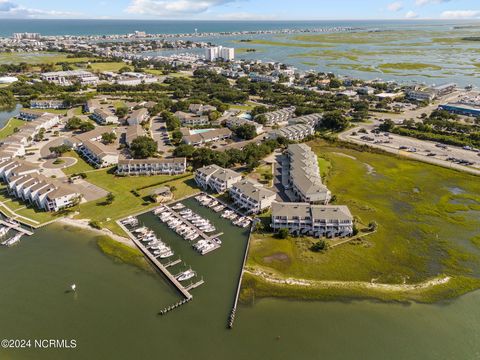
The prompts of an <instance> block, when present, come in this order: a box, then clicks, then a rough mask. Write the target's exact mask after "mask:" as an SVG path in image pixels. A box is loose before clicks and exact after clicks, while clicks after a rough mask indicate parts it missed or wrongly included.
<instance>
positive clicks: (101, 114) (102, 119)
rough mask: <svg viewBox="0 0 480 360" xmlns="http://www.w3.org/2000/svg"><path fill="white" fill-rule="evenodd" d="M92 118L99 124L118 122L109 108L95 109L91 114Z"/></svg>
mask: <svg viewBox="0 0 480 360" xmlns="http://www.w3.org/2000/svg"><path fill="white" fill-rule="evenodd" d="M92 119H93V120H95V121H96V122H97V123H99V124H100V125H106V124H118V117H117V116H116V115H114V114H113V113H112V112H111V111H110V110H106V109H101V108H100V109H95V111H94V112H93V114H92Z"/></svg>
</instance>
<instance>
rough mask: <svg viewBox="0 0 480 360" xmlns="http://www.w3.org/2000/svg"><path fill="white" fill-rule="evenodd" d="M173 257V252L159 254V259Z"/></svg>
mask: <svg viewBox="0 0 480 360" xmlns="http://www.w3.org/2000/svg"><path fill="white" fill-rule="evenodd" d="M173 255H174V253H173V251H172V250H170V251H167V252H165V253H163V254H160V259H166V258H169V257H171V256H173Z"/></svg>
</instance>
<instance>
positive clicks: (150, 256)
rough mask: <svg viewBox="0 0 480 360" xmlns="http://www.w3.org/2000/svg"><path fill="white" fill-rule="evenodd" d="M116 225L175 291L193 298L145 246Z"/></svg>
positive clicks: (186, 297)
mask: <svg viewBox="0 0 480 360" xmlns="http://www.w3.org/2000/svg"><path fill="white" fill-rule="evenodd" d="M117 224H118V225H119V226H120V227H121V228H122V229H123V231H125V232H126V233H127V234H128V236H129V237H130V239H132V241H133V242H134V243H135V245H137V247H138V248H139V249H140V251H141V252H142V253H143V254H144V255H145V256H146V257H147V258H148V259H149V260H150V261H151V262H152V263H153V264H154V265H155V266H156V267H157V269H158V270H159V271H160V272H161V273H162V274H163V275H165V277H166V278H167V279H168V280H169V281H170V282H171V283H172V284H173V286H175V287H176V288H177V290H178V291H179V292H180V293H181V294H182V295H183V296H184V297H185V299H186V300H187V301H188V300H191V299H192V298H193V296H192V294H190V293H189V292H188V290H187V289H186V288H185V287H184V286H183V285H182V284H181V283H180V282H179V281H178V280H177V279H176V278H175V276H173V275H172V274H171V273H170V272H169V271H168V270H167V268H166V267H165V266H164V265H163V264H162V263H161V262H160V261H158V260H157V258H156V257H155V256H154V255H153V254H152V253H150V251H148V250H147V248H146V247H145V246H143V244H142V243H141V242H140V241H139V240H138V239H137V238H136V237H135V236H133V235H132V233H131V232H130V231H129V230H128V229H127V228H126V227H125V226H124V225H123V224H122V223H121V222H120V221H117Z"/></svg>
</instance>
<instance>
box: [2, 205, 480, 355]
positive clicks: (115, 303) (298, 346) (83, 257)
mask: <svg viewBox="0 0 480 360" xmlns="http://www.w3.org/2000/svg"><path fill="white" fill-rule="evenodd" d="M189 205H191V207H194V205H195V204H194V203H193V202H191V201H190V202H189ZM197 211H198V212H199V213H201V214H203V215H208V216H212V217H213V219H214V222H215V223H216V224H217V226H222V230H224V231H225V235H224V236H223V237H222V239H223V243H224V245H223V247H222V248H221V249H220V250H219V251H218V252H214V253H212V254H210V255H209V256H206V257H201V256H200V255H197V254H196V253H195V252H194V251H193V250H192V249H191V247H190V246H189V244H188V243H186V242H185V241H184V240H182V239H181V238H179V237H177V236H176V235H175V234H173V233H172V232H171V231H169V230H167V229H166V228H165V227H164V225H162V224H160V222H159V221H158V220H157V219H156V218H155V217H154V216H152V215H145V216H142V217H141V220H142V222H143V223H144V224H145V225H147V226H150V227H152V228H153V229H154V230H155V231H157V232H158V233H159V234H161V236H162V238H163V239H164V240H166V241H167V242H168V243H169V244H170V245H172V246H173V247H174V249H175V251H176V253H177V254H181V257H182V259H184V260H185V262H186V264H187V265H189V266H192V268H193V269H194V270H196V271H197V272H198V275H199V276H203V278H204V279H205V281H206V283H205V284H204V285H202V286H201V287H200V288H197V289H195V290H192V293H193V294H194V300H193V301H192V302H191V303H189V304H187V305H185V306H183V307H181V308H180V309H177V310H176V311H173V312H171V313H169V314H168V315H166V316H158V315H157V313H158V311H159V310H160V309H162V308H163V307H165V306H167V305H169V304H171V303H173V302H176V301H177V300H178V299H179V296H178V294H177V293H176V291H175V290H174V289H173V288H171V287H170V285H168V284H167V283H166V282H165V281H164V280H163V279H161V277H160V276H159V275H157V274H147V273H145V272H142V271H140V270H137V269H136V268H135V267H133V266H130V265H126V264H122V263H116V262H115V261H113V260H112V259H111V258H108V257H106V256H105V255H103V254H102V253H101V252H100V251H99V250H98V249H97V246H96V243H95V240H94V238H93V237H92V236H91V235H90V233H85V232H83V231H80V230H72V229H64V228H62V227H60V226H58V225H54V226H51V227H49V228H46V229H43V230H39V231H37V233H36V235H35V236H34V237H31V238H25V239H24V240H23V241H22V243H21V244H20V245H19V246H17V247H14V248H10V249H5V248H0V273H1V274H2V275H0V289H1V295H0V339H3V338H24V339H45V338H47V339H49V338H54V339H55V338H59V339H76V340H77V343H78V346H77V348H76V349H69V350H38V349H37V350H15V351H5V350H3V349H0V358H1V359H20V360H23V359H35V360H37V359H38V360H43V359H48V360H54V359H118V360H123V359H152V358H153V357H161V358H171V359H200V360H203V359H205V360H207V359H224V358H229V359H232V360H236V359H238V360H243V359H246V358H250V359H280V360H281V359H285V360H287V359H320V358H323V359H354V358H357V359H358V358H362V359H379V360H380V359H382V360H383V359H385V358H388V359H402V360H403V359H427V360H428V359H432V360H433V359H435V360H438V359H476V358H478V357H479V356H480V341H479V340H480V308H479V307H478V303H479V301H480V292H475V293H471V294H468V295H466V296H463V297H462V298H460V299H457V300H455V301H452V302H449V303H447V304H441V305H420V304H411V305H401V304H381V303H374V302H368V301H362V302H360V301H358V302H357V301H354V302H350V303H343V302H295V301H285V300H273V299H265V300H261V301H258V302H257V303H256V304H255V305H254V306H251V307H241V308H240V309H239V311H238V313H237V320H236V324H235V328H234V329H233V330H227V329H226V327H225V325H226V320H227V316H228V313H229V310H230V307H231V304H232V299H233V294H234V289H235V285H236V281H235V280H236V276H237V275H238V272H239V266H240V263H241V257H242V251H243V249H244V246H245V239H246V236H245V235H246V234H245V233H244V232H243V231H242V230H239V229H237V228H234V227H231V226H229V225H228V223H227V222H225V221H224V220H222V219H220V218H217V217H216V216H215V215H213V213H211V212H210V211H209V210H207V209H204V208H200V209H198V210H197ZM52 235H53V236H52ZM176 270H178V271H180V268H177V269H176ZM173 272H175V271H173ZM73 282H75V283H76V284H77V287H78V291H77V293H75V294H74V293H68V292H66V289H68V286H69V284H71V283H73Z"/></svg>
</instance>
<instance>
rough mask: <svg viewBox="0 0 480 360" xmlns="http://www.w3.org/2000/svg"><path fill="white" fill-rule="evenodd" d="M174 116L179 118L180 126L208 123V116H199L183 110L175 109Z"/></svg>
mask: <svg viewBox="0 0 480 360" xmlns="http://www.w3.org/2000/svg"><path fill="white" fill-rule="evenodd" d="M174 116H175V117H176V118H177V119H178V120H180V123H181V124H182V126H205V125H208V124H210V120H209V118H208V116H199V115H196V114H191V113H186V112H183V111H177V112H176V113H175V114H174Z"/></svg>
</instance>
